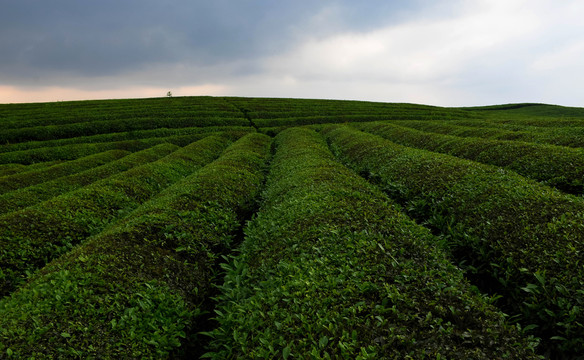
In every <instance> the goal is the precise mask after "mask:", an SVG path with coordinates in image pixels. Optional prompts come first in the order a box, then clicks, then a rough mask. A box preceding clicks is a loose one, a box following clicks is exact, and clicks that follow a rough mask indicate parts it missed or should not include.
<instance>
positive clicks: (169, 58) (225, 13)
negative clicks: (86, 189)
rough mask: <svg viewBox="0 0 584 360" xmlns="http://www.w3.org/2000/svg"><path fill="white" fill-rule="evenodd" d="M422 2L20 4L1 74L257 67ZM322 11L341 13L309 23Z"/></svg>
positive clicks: (12, 8)
mask: <svg viewBox="0 0 584 360" xmlns="http://www.w3.org/2000/svg"><path fill="white" fill-rule="evenodd" d="M415 3H418V2H416V1H390V2H388V1H381V0H373V1H368V2H366V3H365V2H354V1H349V0H331V1H324V0H323V1H313V0H296V1H272V0H254V1H235V0H213V1H188V0H175V1H170V0H166V1H165V0H158V1H153V0H126V1H114V0H102V1H99V2H97V1H96V2H94V1H87V2H86V1H76V0H53V1H44V0H19V1H13V2H12V3H11V4H8V5H4V6H3V9H2V12H1V13H0V48H1V49H2V52H3V56H2V57H0V76H1V77H2V79H3V81H11V82H18V83H21V84H22V83H26V82H30V81H33V80H34V81H38V79H44V78H47V79H49V78H50V79H54V78H55V77H58V76H61V75H64V74H66V75H68V76H75V75H78V76H84V77H91V76H95V77H97V76H111V75H115V74H121V73H124V72H127V71H134V70H136V69H140V68H147V67H148V66H152V65H158V64H170V65H172V64H190V65H192V66H209V65H215V64H221V63H230V62H241V61H248V62H253V59H256V58H258V57H261V56H265V55H269V54H275V53H279V52H281V51H284V50H285V49H287V48H288V47H290V46H293V45H294V43H295V42H296V41H301V40H302V37H303V36H319V35H323V36H324V35H327V34H330V33H331V32H335V31H339V30H341V29H343V30H349V31H365V30H367V29H370V28H372V27H375V26H379V25H380V24H382V23H386V22H387V21H390V20H392V19H397V18H399V17H400V16H404V14H405V13H406V12H407V9H408V8H412V7H413V6H414V5H413V4H415ZM325 8H331V9H334V10H335V11H333V12H332V15H331V17H329V18H323V19H320V20H321V21H320V22H318V23H314V21H312V18H313V17H314V16H315V15H316V14H319V12H320V11H322V10H323V9H325ZM235 68H236V69H240V71H243V70H242V69H253V68H254V66H253V65H251V64H248V65H247V66H243V67H241V66H240V67H235ZM0 81H2V80H0Z"/></svg>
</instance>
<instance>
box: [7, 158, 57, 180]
mask: <svg viewBox="0 0 584 360" xmlns="http://www.w3.org/2000/svg"><path fill="white" fill-rule="evenodd" d="M61 162H62V161H60V160H53V161H45V162H38V163H34V164H30V165H23V164H14V163H12V164H10V163H9V164H0V176H9V175H14V174H19V173H22V172H25V171H32V170H40V169H45V168H48V167H49V166H53V165H57V164H59V163H61Z"/></svg>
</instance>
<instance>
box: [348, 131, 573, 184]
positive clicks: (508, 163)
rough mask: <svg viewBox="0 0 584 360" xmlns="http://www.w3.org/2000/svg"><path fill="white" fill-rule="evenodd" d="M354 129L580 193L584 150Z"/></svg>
mask: <svg viewBox="0 0 584 360" xmlns="http://www.w3.org/2000/svg"><path fill="white" fill-rule="evenodd" d="M355 126H356V127H357V128H359V129H362V130H365V131H368V132H371V133H373V134H377V135H380V136H382V137H384V138H386V139H388V140H391V141H393V142H396V143H398V144H401V145H405V146H412V147H416V148H420V149H425V150H430V151H436V152H440V153H445V154H449V155H454V156H457V157H461V158H464V159H469V160H474V161H477V162H480V163H484V164H491V165H496V166H501V167H505V168H507V169H510V170H513V171H515V172H517V173H518V174H520V175H523V176H526V177H528V178H531V179H534V180H538V181H541V182H543V183H544V184H547V185H550V186H554V187H557V188H558V189H560V190H563V191H566V192H568V193H572V194H583V193H584V149H570V148H565V147H560V146H552V145H540V144H529V143H525V142H519V141H501V140H490V139H480V138H474V137H470V138H461V137H457V136H452V135H442V134H436V133H430V132H424V131H420V130H415V129H410V128H406V127H402V126H399V125H395V124H385V123H368V124H359V125H355Z"/></svg>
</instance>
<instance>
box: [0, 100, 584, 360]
mask: <svg viewBox="0 0 584 360" xmlns="http://www.w3.org/2000/svg"><path fill="white" fill-rule="evenodd" d="M583 195H584V109H581V108H566V107H560V106H554V105H545V104H509V105H498V106H485V107H472V108H443V107H433V106H426V105H416V104H400V103H375V102H360V101H340V100H311V99H276V98H237V97H173V98H154V99H134V100H102V101H78V102H58V103H35V104H6V105H0V359H4V358H6V359H12V358H14V359H21V358H35V359H45V358H84V359H85V358H88V359H90V358H95V359H97V358H111V359H118V358H136V359H142V358H156V359H159V358H171V359H181V358H185V359H186V358H197V357H203V358H211V359H230V358H257V359H272V358H283V359H299V358H313V359H334V358H347V359H384V358H386V359H580V358H582V356H583V354H584V197H583Z"/></svg>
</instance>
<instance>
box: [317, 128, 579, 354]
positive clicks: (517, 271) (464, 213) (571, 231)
mask: <svg viewBox="0 0 584 360" xmlns="http://www.w3.org/2000/svg"><path fill="white" fill-rule="evenodd" d="M323 133H324V134H325V136H326V138H327V140H328V141H330V143H331V144H332V147H333V149H334V150H335V153H336V154H337V155H338V156H339V158H340V159H342V160H343V161H344V162H346V163H347V164H348V165H349V166H350V167H352V168H353V169H355V170H356V171H358V172H360V173H362V174H364V175H366V176H368V177H369V178H370V179H371V180H372V181H374V182H375V183H377V184H379V186H381V187H382V188H384V189H385V190H386V191H387V192H388V193H389V194H390V195H391V196H392V197H394V198H396V199H399V200H400V201H401V202H402V204H403V205H404V208H406V209H408V210H409V211H410V213H411V214H413V215H415V216H416V217H417V218H418V219H420V220H424V221H426V223H427V224H428V225H430V226H431V227H434V228H435V229H437V230H439V231H442V233H443V234H446V235H448V236H449V238H450V242H451V246H452V249H451V251H452V252H453V253H455V254H456V255H458V256H460V257H461V258H462V259H464V260H465V261H466V262H467V264H468V265H471V266H473V267H475V268H476V271H477V272H478V273H479V275H481V276H480V277H478V278H479V279H480V280H482V282H483V285H484V286H485V287H486V286H487V285H488V286H490V287H491V289H490V290H491V291H495V292H496V293H498V294H501V295H503V296H504V298H503V299H504V302H502V304H504V306H505V307H506V309H508V310H509V311H510V312H512V314H514V315H517V317H518V319H520V320H521V322H522V323H523V324H524V326H526V327H528V328H529V329H531V330H532V331H533V333H534V334H536V335H537V336H539V337H541V338H542V340H543V342H544V343H545V346H546V349H548V350H550V351H552V353H555V354H560V355H566V356H570V355H571V356H574V355H575V354H582V353H584V307H583V305H584V291H583V290H582V289H583V287H584V268H583V267H582V254H584V251H583V250H584V249H583V247H584V200H583V199H582V198H580V197H575V196H571V195H566V194H563V193H560V192H559V191H557V190H555V189H552V188H550V187H547V186H544V185H541V184H539V183H537V182H534V181H530V180H528V179H525V178H523V177H521V176H519V175H517V174H516V173H513V172H510V171H505V170H503V169H500V168H496V167H492V166H487V165H483V164H479V163H476V162H472V161H469V160H464V159H460V158H456V157H453V156H448V155H444V154H438V153H433V152H429V151H424V150H419V149H413V148H409V147H405V146H402V145H398V144H396V143H392V142H390V141H388V140H386V139H383V138H381V137H379V136H375V135H372V134H367V133H363V132H360V131H358V130H355V129H351V128H349V127H341V126H330V127H328V128H325V129H324V130H323ZM489 279H491V280H489ZM558 356H559V355H558Z"/></svg>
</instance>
